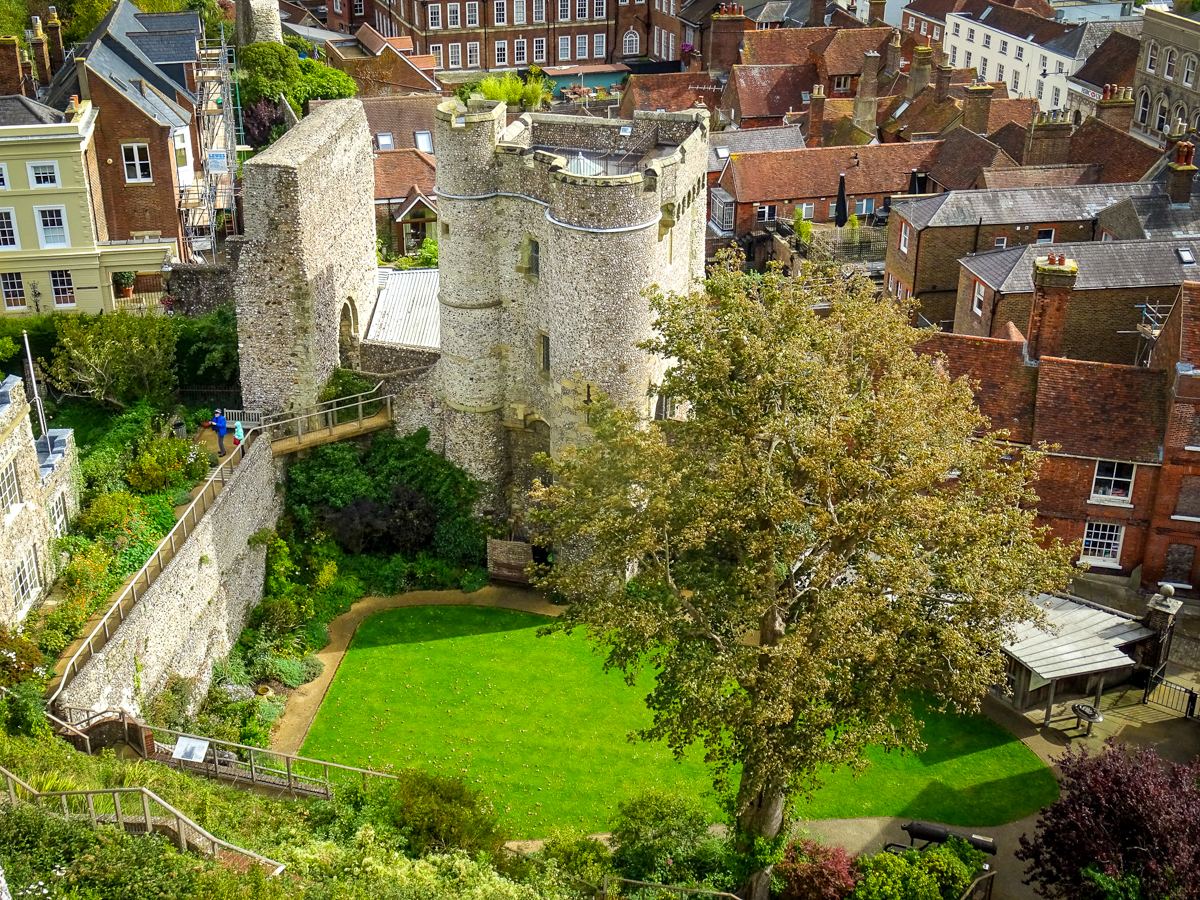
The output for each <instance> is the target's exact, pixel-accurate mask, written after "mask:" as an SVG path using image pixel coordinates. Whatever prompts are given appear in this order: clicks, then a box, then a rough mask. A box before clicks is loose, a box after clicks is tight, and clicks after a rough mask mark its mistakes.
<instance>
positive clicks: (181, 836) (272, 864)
mask: <svg viewBox="0 0 1200 900" xmlns="http://www.w3.org/2000/svg"><path fill="white" fill-rule="evenodd" d="M0 777H3V779H4V794H5V795H6V796H7V798H8V801H9V802H10V803H12V804H13V805H14V806H15V805H16V804H17V803H20V802H26V803H29V804H30V805H31V806H35V807H38V808H40V809H45V807H42V806H41V805H40V804H39V803H38V801H41V800H45V799H48V798H53V799H57V800H58V803H56V804H54V806H53V807H51V809H53V812H54V813H55V814H58V812H59V810H58V809H57V808H55V807H59V806H61V814H62V817H63V818H64V819H66V820H67V821H71V820H73V819H83V820H85V821H87V823H88V824H89V825H91V827H92V828H93V829H96V828H98V827H99V826H100V825H102V824H103V825H108V824H113V825H116V826H117V827H118V828H120V829H122V830H125V831H132V830H133V827H136V826H138V825H140V826H141V830H142V831H143V832H144V833H146V834H152V833H153V832H154V831H155V828H156V826H158V827H159V828H162V827H166V828H167V829H173V830H174V832H175V841H176V843H177V844H178V846H179V849H180V850H183V851H186V850H188V849H189V847H194V848H196V849H197V850H198V851H199V852H201V853H204V854H205V855H206V856H209V857H212V858H213V859H219V858H220V854H221V851H222V850H225V851H226V852H228V853H233V854H235V855H237V856H242V857H245V858H246V859H248V860H250V861H251V862H253V863H255V864H256V865H260V866H263V867H264V868H266V869H267V870H268V871H269V874H270V875H271V876H277V875H279V874H280V873H281V872H282V871H283V870H284V864H283V863H281V862H276V861H275V860H273V859H268V858H267V857H265V856H261V855H259V854H258V853H255V852H254V851H253V850H246V849H245V848H243V847H238V846H237V845H235V844H231V843H229V842H228V841H224V840H221V838H219V837H217V836H215V835H213V834H212V833H210V832H209V831H208V830H207V829H204V828H201V827H200V826H199V825H197V824H196V823H195V822H194V821H192V820H191V819H190V818H188V817H187V816H186V815H184V814H183V813H182V812H180V811H179V810H178V809H176V808H175V807H174V806H172V805H171V804H170V803H168V802H167V801H166V800H163V799H162V798H161V797H159V796H158V795H157V794H155V793H154V792H153V791H151V790H149V789H148V788H144V787H123V788H95V789H93V790H87V791H38V790H35V789H34V788H33V787H31V786H30V785H28V784H27V783H26V782H24V781H22V780H21V779H20V778H18V777H17V776H16V775H14V774H13V773H12V772H10V771H8V769H5V768H4V767H3V766H0ZM75 797H79V798H82V800H83V803H84V805H85V807H86V812H82V813H80V812H73V811H72V810H71V806H72V802H71V798H75ZM123 797H126V798H129V799H132V800H133V801H134V803H133V804H131V805H132V806H134V809H133V810H130V805H127V804H124V803H122V798H123ZM97 799H101V800H103V801H106V802H105V803H103V804H101V809H104V808H105V807H108V806H111V808H112V812H111V813H109V812H107V811H100V810H99V809H98V808H97V804H96V800H97ZM152 804H157V805H158V806H159V807H160V808H161V811H162V812H163V813H165V815H160V816H157V817H156V816H154V815H152V813H151V807H152ZM75 805H76V806H78V804H75ZM45 811H47V812H49V811H51V810H45ZM139 812H140V813H141V815H138V813H139Z"/></svg>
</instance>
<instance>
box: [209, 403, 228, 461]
mask: <svg viewBox="0 0 1200 900" xmlns="http://www.w3.org/2000/svg"><path fill="white" fill-rule="evenodd" d="M212 427H213V430H214V431H216V433H217V456H224V455H225V432H226V431H228V430H229V428H228V426H227V425H226V424H225V415H224V414H223V413H222V412H221V411H220V410H219V409H214V410H213V419H212Z"/></svg>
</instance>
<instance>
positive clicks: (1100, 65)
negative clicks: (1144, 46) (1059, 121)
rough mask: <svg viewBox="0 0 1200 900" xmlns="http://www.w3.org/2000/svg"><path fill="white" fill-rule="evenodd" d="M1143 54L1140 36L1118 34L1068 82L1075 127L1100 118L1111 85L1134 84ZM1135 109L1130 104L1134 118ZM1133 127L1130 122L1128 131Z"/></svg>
mask: <svg viewBox="0 0 1200 900" xmlns="http://www.w3.org/2000/svg"><path fill="white" fill-rule="evenodd" d="M1140 52H1141V41H1140V40H1139V38H1138V35H1136V34H1128V33H1126V32H1125V31H1114V32H1113V33H1112V34H1110V35H1109V36H1108V37H1107V38H1105V40H1104V43H1102V44H1101V45H1100V46H1099V47H1097V48H1096V52H1094V53H1093V54H1092V55H1091V56H1089V57H1088V60H1087V62H1085V63H1084V64H1083V66H1082V68H1080V69H1079V71H1078V72H1076V73H1075V74H1074V75H1072V76H1071V77H1070V78H1068V79H1067V112H1068V114H1069V115H1070V117H1071V121H1072V122H1073V123H1074V124H1076V125H1079V124H1082V122H1083V120H1084V119H1086V118H1088V116H1094V115H1096V114H1097V112H1098V109H1099V106H1098V104H1099V101H1100V100H1101V99H1104V90H1105V87H1106V86H1107V85H1132V84H1133V81H1134V78H1135V77H1136V74H1137V61H1138V55H1139V54H1140ZM1132 107H1133V104H1130V113H1131V115H1132V111H1133V110H1132ZM1114 124H1116V123H1114ZM1129 125H1130V122H1128V121H1127V122H1125V130H1126V131H1128V130H1129Z"/></svg>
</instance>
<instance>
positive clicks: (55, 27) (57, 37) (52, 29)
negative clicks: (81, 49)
mask: <svg viewBox="0 0 1200 900" xmlns="http://www.w3.org/2000/svg"><path fill="white" fill-rule="evenodd" d="M46 34H48V35H49V36H50V69H51V72H50V77H51V78H53V77H54V76H55V74H56V73H57V72H58V70H59V69H61V68H62V64H63V62H64V61H65V60H66V58H67V56H66V54H65V53H64V52H63V42H62V22H60V21H58V10H56V9H55V8H54V7H53V6H52V7H50V16H49V18H47V19H46Z"/></svg>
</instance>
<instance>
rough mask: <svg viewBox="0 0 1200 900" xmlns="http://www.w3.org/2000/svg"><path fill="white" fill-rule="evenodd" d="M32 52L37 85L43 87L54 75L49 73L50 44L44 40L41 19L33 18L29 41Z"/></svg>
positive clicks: (44, 34)
mask: <svg viewBox="0 0 1200 900" xmlns="http://www.w3.org/2000/svg"><path fill="white" fill-rule="evenodd" d="M29 46H30V48H31V49H32V50H33V61H34V63H35V64H36V65H37V80H38V84H40V85H41V86H42V87H45V86H46V85H48V84H49V83H50V79H51V78H52V77H53V76H54V73H53V72H51V71H50V44H49V42H48V41H47V40H46V32H44V31H42V19H41V17H40V16H34V17H33V37H31V38H30V39H29Z"/></svg>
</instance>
